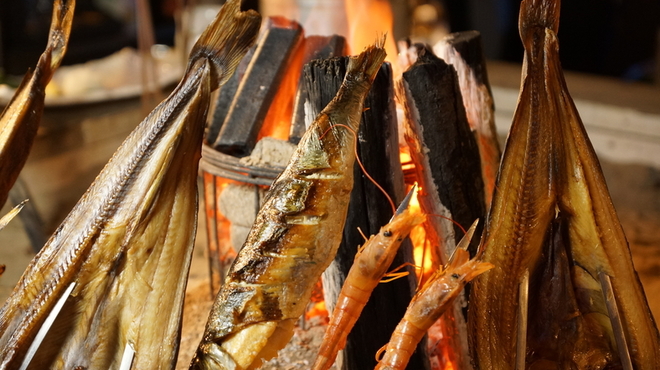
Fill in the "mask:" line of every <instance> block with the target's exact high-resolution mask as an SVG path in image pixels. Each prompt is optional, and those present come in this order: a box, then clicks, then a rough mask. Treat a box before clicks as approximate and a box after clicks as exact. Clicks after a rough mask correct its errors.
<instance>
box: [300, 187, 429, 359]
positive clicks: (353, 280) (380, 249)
mask: <svg viewBox="0 0 660 370" xmlns="http://www.w3.org/2000/svg"><path fill="white" fill-rule="evenodd" d="M413 193H414V188H413V189H412V190H411V191H410V192H409V193H408V195H407V196H406V198H405V199H404V200H403V202H402V203H401V205H400V206H399V209H398V210H397V211H396V213H395V214H394V216H393V217H392V220H390V222H389V223H388V224H387V225H385V226H383V227H382V228H381V229H380V231H379V232H378V234H376V235H372V236H371V238H369V240H367V242H366V243H365V244H364V245H363V246H362V248H360V250H359V251H358V253H357V254H356V255H355V261H354V262H353V266H352V267H351V269H350V271H349V273H348V276H347V277H346V281H345V282H344V285H343V286H342V289H341V292H340V293H339V297H338V298H337V304H336V305H335V308H334V310H333V312H332V318H331V320H330V323H329V324H328V328H327V329H326V332H325V335H324V337H323V343H322V344H321V348H320V349H319V354H318V356H317V357H316V362H314V366H313V367H312V369H313V370H327V369H329V368H330V366H332V364H333V363H334V361H335V358H336V356H337V352H339V350H341V349H343V348H344V346H345V345H346V337H347V336H348V333H349V332H350V331H351V329H352V328H353V326H354V325H355V322H356V321H357V319H358V318H359V317H360V313H361V312H362V309H363V308H364V306H365V305H366V304H367V301H368V300H369V297H370V296H371V293H372V292H373V290H374V288H376V286H377V285H378V283H380V281H381V279H382V278H383V276H385V274H386V271H387V269H388V268H389V266H390V265H391V264H392V260H394V256H395V255H396V252H397V250H398V249H399V246H400V245H401V242H402V241H403V239H404V238H405V237H406V236H407V235H408V234H409V233H410V230H412V228H413V227H415V226H416V225H419V224H421V223H422V222H424V220H425V216H424V215H423V214H422V213H421V212H419V211H411V210H410V209H408V204H409V203H410V198H412V195H413Z"/></svg>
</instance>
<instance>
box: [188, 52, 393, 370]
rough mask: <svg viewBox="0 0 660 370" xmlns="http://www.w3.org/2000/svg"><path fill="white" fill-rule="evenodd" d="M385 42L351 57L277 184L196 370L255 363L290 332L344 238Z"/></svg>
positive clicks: (222, 295) (224, 294) (226, 289)
mask: <svg viewBox="0 0 660 370" xmlns="http://www.w3.org/2000/svg"><path fill="white" fill-rule="evenodd" d="M383 42H384V40H380V41H379V42H377V44H376V45H375V46H371V47H370V48H368V49H367V50H366V51H364V52H363V53H362V54H360V55H359V56H357V57H352V58H351V59H350V61H349V64H348V70H347V73H346V77H345V79H344V83H343V84H342V87H341V88H340V90H339V92H338V93H337V96H336V97H335V99H333V100H332V102H330V104H328V106H327V107H326V108H325V109H324V110H323V111H322V112H321V113H320V114H319V115H318V117H317V118H316V119H315V121H314V122H313V123H312V125H311V126H310V127H309V128H308V129H307V132H306V133H305V135H304V136H303V138H302V139H301V141H300V144H299V145H298V148H297V150H296V152H295V153H294V155H293V157H292V158H291V160H290V161H289V164H288V166H287V168H286V169H285V170H284V172H283V173H282V174H281V175H280V176H279V177H278V179H277V180H275V182H274V183H273V185H272V187H271V190H270V191H269V193H268V195H267V198H266V200H265V203H264V205H263V207H262V208H261V210H260V211H259V213H258V215H257V219H256V221H255V224H254V226H253V227H252V229H251V231H250V233H249V235H248V238H247V241H246V242H245V245H244V247H243V249H242V250H241V251H240V253H239V254H238V257H237V258H236V260H235V261H234V264H233V265H232V267H231V270H230V272H229V274H228V276H227V279H226V281H225V284H224V286H223V287H222V288H221V290H220V292H219V294H218V296H217V297H216V300H215V303H214V305H213V308H212V311H211V315H210V316H209V320H208V321H207V324H206V330H205V332H204V335H203V337H202V341H201V343H200V345H199V347H198V349H197V353H196V354H195V357H194V358H193V360H192V363H191V366H190V368H191V369H254V368H257V367H258V366H259V365H260V364H261V362H262V359H266V358H271V357H273V356H274V355H275V354H276V351H277V350H279V349H280V348H282V347H284V345H285V344H286V343H287V342H288V340H289V339H290V337H291V335H292V334H293V325H294V322H295V320H296V319H298V317H300V315H302V313H303V312H304V309H305V306H306V305H307V302H308V301H309V298H310V295H311V293H312V287H313V286H314V283H316V281H317V280H318V279H319V277H320V276H321V273H322V272H323V270H325V268H326V267H327V266H328V265H329V264H330V262H331V261H332V259H333V258H334V255H335V253H336V251H337V248H338V247H339V243H340V241H341V230H342V228H343V227H344V222H345V219H346V212H347V209H348V201H349V195H350V192H351V189H352V187H353V164H354V162H355V154H354V148H353V146H354V143H355V131H357V129H358V126H359V123H360V115H361V113H362V109H363V103H364V98H365V96H366V94H367V93H368V92H369V88H370V87H371V84H372V82H373V79H374V78H375V75H376V73H377V72H378V69H379V68H380V65H381V64H382V62H383V59H384V58H385V51H384V50H383ZM352 131H353V132H352Z"/></svg>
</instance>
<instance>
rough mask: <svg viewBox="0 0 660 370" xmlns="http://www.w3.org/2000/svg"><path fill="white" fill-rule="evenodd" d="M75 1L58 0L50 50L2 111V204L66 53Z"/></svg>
mask: <svg viewBox="0 0 660 370" xmlns="http://www.w3.org/2000/svg"><path fill="white" fill-rule="evenodd" d="M75 4H76V2H75V0H56V1H55V2H54V3H53V17H52V22H51V26H50V33H49V35H48V44H47V45H46V50H45V51H44V52H43V54H41V57H40V58H39V61H38V62H37V66H36V68H35V70H34V71H33V72H28V73H26V74H25V77H23V81H22V82H21V85H20V86H19V88H18V89H17V90H16V93H15V94H14V96H13V97H12V99H11V101H10V102H9V104H8V105H7V107H6V108H5V110H4V111H3V112H2V114H0V206H2V205H4V204H5V202H6V201H7V196H8V194H9V189H11V187H12V186H13V185H14V183H15V182H16V179H17V178H18V174H19V173H20V172H21V169H22V168H23V166H24V165H25V162H26V161H27V157H28V154H29V153H30V149H31V148H32V144H33V142H34V138H35V137H36V135H37V128H38V127H39V122H40V121H41V115H42V113H43V110H44V99H45V97H46V85H48V82H49V81H50V79H51V78H52V77H53V73H54V72H55V70H56V69H57V67H59V65H60V63H61V62H62V58H63V57H64V53H65V52H66V48H67V44H68V41H69V34H70V33H71V22H72V20H73V10H74V8H75Z"/></svg>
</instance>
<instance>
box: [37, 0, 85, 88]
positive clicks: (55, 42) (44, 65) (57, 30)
mask: <svg viewBox="0 0 660 370" xmlns="http://www.w3.org/2000/svg"><path fill="white" fill-rule="evenodd" d="M75 7H76V0H55V2H54V3H53V17H52V20H51V23H50V32H49V34H48V44H47V45H46V50H45V51H44V53H43V54H41V57H40V58H39V62H38V63H37V68H36V69H35V73H37V76H39V80H40V82H41V84H42V85H43V86H46V85H47V84H48V82H49V81H50V79H51V78H52V77H53V73H55V70H56V69H57V67H59V66H60V64H61V63H62V59H63V58H64V54H65V53H66V48H67V44H68V43H69V35H70V34H71V24H72V23H73V11H74V9H75Z"/></svg>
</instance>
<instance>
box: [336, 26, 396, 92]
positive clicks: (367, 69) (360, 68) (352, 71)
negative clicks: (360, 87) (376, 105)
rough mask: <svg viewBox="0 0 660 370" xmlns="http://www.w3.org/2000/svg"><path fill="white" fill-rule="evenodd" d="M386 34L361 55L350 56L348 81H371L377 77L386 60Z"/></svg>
mask: <svg viewBox="0 0 660 370" xmlns="http://www.w3.org/2000/svg"><path fill="white" fill-rule="evenodd" d="M384 45H385V35H383V36H381V37H379V38H378V39H377V40H376V42H375V43H374V44H373V45H371V46H369V47H367V48H366V49H365V50H364V51H363V52H362V53H360V55H357V56H352V57H350V59H349V61H348V66H347V67H346V77H345V80H346V81H368V82H369V83H371V81H373V80H374V78H376V73H378V70H379V69H380V66H381V64H383V61H384V60H385V56H386V55H387V53H386V52H385V46H384Z"/></svg>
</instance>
